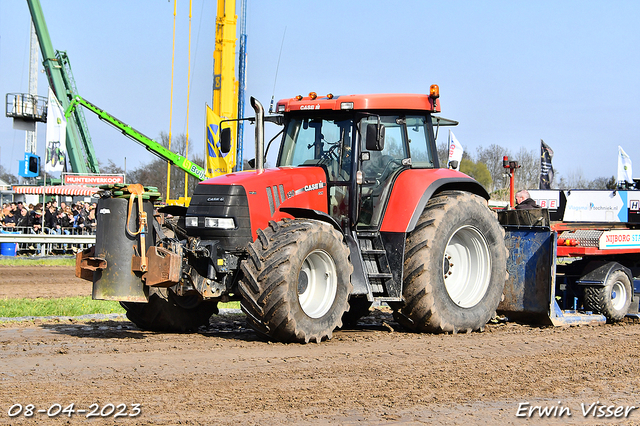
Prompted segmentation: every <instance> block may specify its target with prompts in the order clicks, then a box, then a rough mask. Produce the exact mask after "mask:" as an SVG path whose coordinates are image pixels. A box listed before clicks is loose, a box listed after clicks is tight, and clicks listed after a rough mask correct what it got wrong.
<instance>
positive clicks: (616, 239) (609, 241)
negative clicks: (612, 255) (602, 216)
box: [598, 230, 640, 250]
mask: <svg viewBox="0 0 640 426" xmlns="http://www.w3.org/2000/svg"><path fill="white" fill-rule="evenodd" d="M598 246H599V248H600V250H607V249H609V250H611V249H625V248H640V231H630V230H624V231H607V232H603V233H602V235H601V236H600V240H599V241H598Z"/></svg>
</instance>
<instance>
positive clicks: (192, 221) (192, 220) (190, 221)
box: [185, 216, 198, 227]
mask: <svg viewBox="0 0 640 426" xmlns="http://www.w3.org/2000/svg"><path fill="white" fill-rule="evenodd" d="M185 222H186V225H187V226H192V227H196V226H198V217H197V216H187V217H186V218H185Z"/></svg>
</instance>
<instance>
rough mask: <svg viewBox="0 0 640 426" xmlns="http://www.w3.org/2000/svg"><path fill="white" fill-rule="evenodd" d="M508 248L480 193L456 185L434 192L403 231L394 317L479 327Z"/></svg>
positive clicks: (442, 326)
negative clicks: (399, 288) (401, 278)
mask: <svg viewBox="0 0 640 426" xmlns="http://www.w3.org/2000/svg"><path fill="white" fill-rule="evenodd" d="M506 253H507V250H506V248H505V244H504V230H503V229H502V227H501V226H500V225H499V224H498V221H497V220H496V217H495V215H494V214H493V213H492V212H491V211H490V210H489V209H488V208H487V205H486V202H485V201H484V199H482V198H480V197H478V196H476V195H473V194H470V193H467V192H460V191H446V192H443V193H440V194H438V195H437V196H435V197H433V198H432V199H431V200H429V202H428V203H427V206H426V207H425V209H424V211H423V213H422V215H421V216H420V219H419V220H418V223H417V224H416V227H415V229H414V230H413V231H412V232H411V233H410V234H409V235H408V237H407V243H406V256H405V262H404V282H403V284H404V288H403V296H404V299H405V302H404V304H403V305H401V306H400V307H399V310H398V311H396V312H395V316H396V320H397V321H398V322H400V323H401V324H402V325H404V326H405V327H407V328H409V329H412V330H415V331H427V332H436V333H458V332H470V331H476V330H482V329H483V328H484V326H485V324H486V323H487V321H488V320H489V319H490V318H491V316H492V314H493V313H494V312H495V310H496V308H497V307H498V304H499V303H500V299H501V297H502V291H503V289H504V284H505V277H506ZM394 305H395V306H398V305H396V304H394Z"/></svg>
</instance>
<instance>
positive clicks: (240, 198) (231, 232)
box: [187, 184, 252, 251]
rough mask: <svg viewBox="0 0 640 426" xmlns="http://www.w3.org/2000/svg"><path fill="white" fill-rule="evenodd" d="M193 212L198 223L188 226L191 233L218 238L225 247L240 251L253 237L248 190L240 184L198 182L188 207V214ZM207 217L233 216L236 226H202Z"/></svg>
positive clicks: (195, 235)
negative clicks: (220, 227)
mask: <svg viewBox="0 0 640 426" xmlns="http://www.w3.org/2000/svg"><path fill="white" fill-rule="evenodd" d="M193 216H196V217H198V227H189V228H187V233H188V234H189V236H191V237H200V239H202V240H215V241H220V244H221V245H222V248H223V249H225V250H228V251H242V250H244V248H245V246H246V245H247V243H250V242H251V241H252V238H251V218H250V216H249V203H248V200H247V193H246V192H245V190H244V187H242V186H240V185H203V184H200V185H198V186H197V187H196V190H195V193H194V194H193V197H192V198H191V203H190V204H189V209H188V210H187V217H193ZM207 217H211V218H228V217H232V218H233V220H234V222H235V225H236V228H235V229H216V228H205V226H204V223H205V218H207Z"/></svg>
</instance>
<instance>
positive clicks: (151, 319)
mask: <svg viewBox="0 0 640 426" xmlns="http://www.w3.org/2000/svg"><path fill="white" fill-rule="evenodd" d="M195 299H199V300H198V301H196V300H195ZM120 305H122V307H123V308H124V309H125V310H126V311H127V318H129V320H130V321H131V322H132V323H134V324H135V325H136V326H138V327H139V328H141V329H143V330H149V331H163V332H170V333H185V332H189V331H195V330H197V329H198V327H201V326H204V325H208V324H209V318H210V317H211V315H213V314H217V313H218V302H217V301H203V300H202V299H201V298H199V297H198V296H195V295H194V296H190V295H187V296H178V295H176V294H175V293H174V292H173V291H172V290H170V289H164V288H153V289H151V291H150V294H149V302H148V303H137V302H120ZM185 306H186V307H185Z"/></svg>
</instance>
